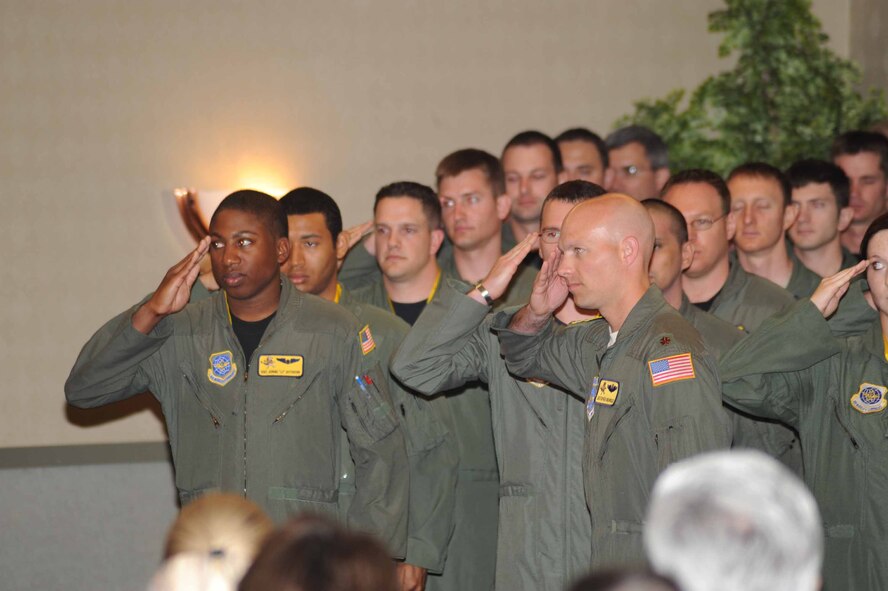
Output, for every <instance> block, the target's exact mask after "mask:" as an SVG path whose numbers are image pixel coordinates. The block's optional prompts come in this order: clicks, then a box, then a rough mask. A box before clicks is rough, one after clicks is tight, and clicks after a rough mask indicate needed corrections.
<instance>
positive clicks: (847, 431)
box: [833, 402, 860, 450]
mask: <svg viewBox="0 0 888 591" xmlns="http://www.w3.org/2000/svg"><path fill="white" fill-rule="evenodd" d="M833 411H834V412H835V415H836V421H838V423H839V425H840V426H841V427H842V429H843V430H844V431H845V434H846V435H848V439H850V440H851V445H852V446H854V449H855V450H859V449H860V445H859V444H858V443H857V439H856V438H855V437H854V435H853V434H852V433H851V430H850V429H849V428H848V426H847V425H845V421H843V420H842V415H841V413H840V412H839V405H838V403H837V402H833Z"/></svg>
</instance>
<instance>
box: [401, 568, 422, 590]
mask: <svg viewBox="0 0 888 591" xmlns="http://www.w3.org/2000/svg"><path fill="white" fill-rule="evenodd" d="M397 569H398V584H399V586H400V587H401V591H424V589H425V585H426V576H427V574H428V573H427V571H426V569H424V568H422V567H421V566H415V565H412V564H406V563H401V564H399V565H398V567H397Z"/></svg>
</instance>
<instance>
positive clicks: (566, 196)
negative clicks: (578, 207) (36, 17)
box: [543, 180, 607, 206]
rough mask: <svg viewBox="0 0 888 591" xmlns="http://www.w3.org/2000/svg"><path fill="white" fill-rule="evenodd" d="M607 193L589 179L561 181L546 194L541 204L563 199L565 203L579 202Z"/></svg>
mask: <svg viewBox="0 0 888 591" xmlns="http://www.w3.org/2000/svg"><path fill="white" fill-rule="evenodd" d="M605 193H607V191H605V190H604V188H602V187H601V186H599V185H596V184H595V183H590V182H589V181H582V180H575V181H567V182H564V183H561V184H560V185H558V186H557V187H555V188H554V189H552V190H551V191H549V194H548V195H546V200H545V201H543V206H545V204H546V203H548V202H550V201H564V202H565V203H580V202H581V201H586V200H587V199H592V198H593V197H601V196H602V195H604V194H605Z"/></svg>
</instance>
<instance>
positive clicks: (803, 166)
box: [786, 159, 851, 209]
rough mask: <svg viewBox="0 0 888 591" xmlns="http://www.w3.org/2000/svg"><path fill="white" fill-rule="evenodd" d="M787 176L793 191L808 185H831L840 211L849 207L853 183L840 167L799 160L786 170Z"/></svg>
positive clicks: (824, 162) (816, 161)
mask: <svg viewBox="0 0 888 591" xmlns="http://www.w3.org/2000/svg"><path fill="white" fill-rule="evenodd" d="M786 176H787V178H789V184H790V185H792V188H793V189H800V188H802V187H804V186H806V185H811V184H821V183H825V184H828V185H829V189H830V191H832V194H833V197H835V200H836V205H837V206H838V208H839V209H842V208H843V207H848V203H849V202H850V199H851V182H850V181H849V180H848V175H846V174H845V171H844V170H842V169H841V168H840V167H839V166H836V165H835V164H833V163H832V162H827V161H826V160H814V159H807V160H799V161H798V162H794V163H793V164H792V166H790V167H789V168H787V169H786Z"/></svg>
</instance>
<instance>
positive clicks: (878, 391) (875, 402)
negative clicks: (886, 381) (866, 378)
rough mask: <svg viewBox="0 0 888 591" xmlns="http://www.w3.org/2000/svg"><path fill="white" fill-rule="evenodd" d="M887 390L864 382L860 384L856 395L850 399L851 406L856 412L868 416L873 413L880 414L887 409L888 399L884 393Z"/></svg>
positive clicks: (887, 389)
mask: <svg viewBox="0 0 888 591" xmlns="http://www.w3.org/2000/svg"><path fill="white" fill-rule="evenodd" d="M886 391H888V388H886V387H885V386H877V385H876V384H869V383H867V382H864V383H862V384H860V388H858V389H857V393H856V394H854V396H852V397H851V406H853V407H854V410H856V411H857V412H860V413H863V414H865V415H868V414H870V413H874V412H882V411H883V410H885V407H888V398H886V397H885V393H886Z"/></svg>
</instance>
